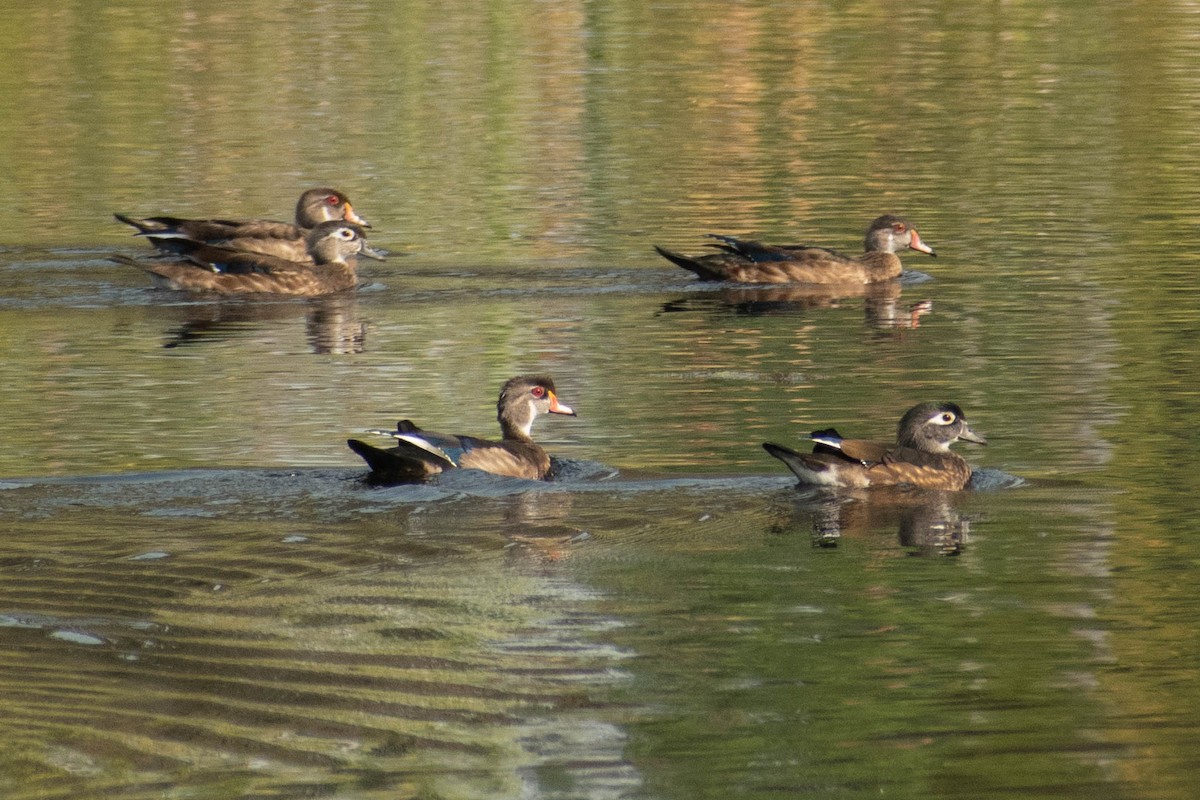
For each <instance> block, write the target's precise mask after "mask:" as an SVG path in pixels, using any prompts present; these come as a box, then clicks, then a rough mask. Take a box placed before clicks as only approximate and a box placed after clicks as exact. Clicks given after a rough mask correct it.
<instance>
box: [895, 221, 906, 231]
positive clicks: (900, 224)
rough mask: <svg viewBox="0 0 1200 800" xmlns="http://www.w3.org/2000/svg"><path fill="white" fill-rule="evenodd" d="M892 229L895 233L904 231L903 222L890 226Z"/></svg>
mask: <svg viewBox="0 0 1200 800" xmlns="http://www.w3.org/2000/svg"><path fill="white" fill-rule="evenodd" d="M892 230H894V231H895V232H896V233H904V223H903V222H897V223H896V224H895V225H893V226H892Z"/></svg>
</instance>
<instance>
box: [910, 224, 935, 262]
mask: <svg viewBox="0 0 1200 800" xmlns="http://www.w3.org/2000/svg"><path fill="white" fill-rule="evenodd" d="M908 246H909V247H910V248H912V249H913V250H920V251H921V252H922V253H928V254H929V255H931V256H933V257H934V258H937V253H935V252H933V248H932V247H930V246H929V245H927V244H925V243H924V242H922V241H921V236H920V235H919V234H918V233H917V230H916V228H914V229H913V232H912V241H911V242H909V243H908Z"/></svg>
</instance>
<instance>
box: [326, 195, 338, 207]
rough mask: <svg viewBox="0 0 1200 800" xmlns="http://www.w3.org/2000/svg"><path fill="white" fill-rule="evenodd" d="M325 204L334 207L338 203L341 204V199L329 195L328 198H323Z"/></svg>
mask: <svg viewBox="0 0 1200 800" xmlns="http://www.w3.org/2000/svg"><path fill="white" fill-rule="evenodd" d="M325 202H326V203H328V204H329V205H331V206H336V205H337V204H338V203H340V202H342V199H341V198H340V197H338V196H337V195H336V194H331V195H329V197H326V198H325Z"/></svg>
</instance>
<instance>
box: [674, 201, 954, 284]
mask: <svg viewBox="0 0 1200 800" xmlns="http://www.w3.org/2000/svg"><path fill="white" fill-rule="evenodd" d="M713 238H714V239H716V240H717V241H718V242H719V244H715V245H713V247H715V248H717V250H719V251H720V252H717V253H710V254H708V255H703V256H685V255H682V254H680V253H675V252H673V251H671V250H667V249H665V248H662V247H657V246H656V247H655V248H654V249H655V250H656V251H658V253H659V255H661V256H663V257H664V258H666V259H667V260H669V261H670V262H672V263H673V264H676V265H678V266H680V267H683V268H684V269H686V270H689V271H691V272H694V273H695V274H696V275H697V276H699V278H700V279H701V280H706V281H732V282H736V283H808V284H844V285H852V284H864V283H878V282H880V281H888V280H893V279H895V278H898V277H899V276H900V274H901V272H902V271H903V267H902V265H901V263H900V258H899V256H897V255H896V251H897V250H900V249H903V248H911V249H913V250H919V251H920V252H922V253H928V254H929V255H931V256H936V255H937V254H936V253H935V252H934V251H933V248H932V247H930V246H929V245H927V244H925V243H924V242H922V241H921V237H920V235H919V234H918V233H917V230H916V228H914V227H913V226H912V224H911V223H909V222H908V220H906V219H904V218H903V217H897V216H894V215H892V214H887V215H884V216H882V217H879V218H878V219H876V220H875V221H873V222H872V223H871V225H870V227H868V228H867V234H866V238H865V240H864V245H863V246H864V252H863V254H862V255H860V256H845V255H841V254H840V253H836V252H834V251H832V250H827V249H825V248H823V247H812V246H809V245H769V244H762V243H760V242H754V241H750V240H747V239H735V238H734V237H732V236H713Z"/></svg>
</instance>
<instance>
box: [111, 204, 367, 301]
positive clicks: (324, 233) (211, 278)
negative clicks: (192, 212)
mask: <svg viewBox="0 0 1200 800" xmlns="http://www.w3.org/2000/svg"><path fill="white" fill-rule="evenodd" d="M174 241H175V245H176V246H177V247H178V248H179V255H181V256H182V258H180V259H178V260H175V261H136V260H134V259H132V258H128V257H127V256H114V258H113V260H115V261H117V262H119V263H122V264H129V265H131V266H134V267H137V268H138V269H142V270H145V271H146V272H149V273H150V275H151V276H152V277H153V278H154V282H155V284H156V285H159V286H164V287H166V288H170V289H185V290H187V291H190V292H213V293H216V294H223V295H231V294H286V295H299V296H303V297H315V296H317V295H323V294H333V293H334V292H342V291H346V290H347V289H353V288H354V287H355V286H357V285H358V272H357V263H356V260H355V256H356V255H359V254H361V255H364V256H367V257H368V258H374V259H379V260H382V259H383V256H382V255H380V254H379V253H378V252H376V251H375V250H373V249H371V247H370V246H369V245H368V244H367V239H366V234H365V232H364V231H363V229H362V228H360V227H359V226H358V225H355V224H354V223H351V222H340V221H339V222H322V223H321V224H320V225H317V226H316V227H315V228H313V229H312V230H311V231H309V233H308V236H307V238H306V242H307V244H308V252H309V254H310V256H311V257H312V262H313V263H311V264H299V263H296V262H294V261H288V260H286V259H282V258H278V257H276V256H269V255H264V254H262V253H247V252H243V251H239V250H230V249H229V248H226V247H216V246H213V245H207V244H203V243H201V242H194V241H192V240H191V239H176V240H174Z"/></svg>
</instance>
